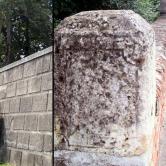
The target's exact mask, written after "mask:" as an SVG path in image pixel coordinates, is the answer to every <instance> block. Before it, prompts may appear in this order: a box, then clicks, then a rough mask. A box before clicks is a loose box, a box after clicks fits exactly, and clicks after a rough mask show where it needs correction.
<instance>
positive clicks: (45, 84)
mask: <svg viewBox="0 0 166 166" xmlns="http://www.w3.org/2000/svg"><path fill="white" fill-rule="evenodd" d="M51 89H52V73H47V74H44V75H43V76H42V90H51Z"/></svg>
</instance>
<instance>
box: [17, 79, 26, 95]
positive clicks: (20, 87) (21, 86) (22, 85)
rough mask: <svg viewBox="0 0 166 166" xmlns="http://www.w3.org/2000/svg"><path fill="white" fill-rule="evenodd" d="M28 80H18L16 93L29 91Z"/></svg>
mask: <svg viewBox="0 0 166 166" xmlns="http://www.w3.org/2000/svg"><path fill="white" fill-rule="evenodd" d="M27 86H28V82H27V80H21V81H18V82H17V90H16V95H24V94H26V93H27V89H28V87H27Z"/></svg>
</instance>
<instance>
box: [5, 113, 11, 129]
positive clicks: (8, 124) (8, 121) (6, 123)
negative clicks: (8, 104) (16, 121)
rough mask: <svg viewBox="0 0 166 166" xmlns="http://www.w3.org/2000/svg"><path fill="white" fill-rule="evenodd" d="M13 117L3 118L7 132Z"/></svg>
mask: <svg viewBox="0 0 166 166" xmlns="http://www.w3.org/2000/svg"><path fill="white" fill-rule="evenodd" d="M12 120H13V116H4V123H5V129H7V130H9V129H10V128H11V123H12Z"/></svg>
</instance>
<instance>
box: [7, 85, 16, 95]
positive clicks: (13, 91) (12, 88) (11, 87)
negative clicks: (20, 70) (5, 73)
mask: <svg viewBox="0 0 166 166" xmlns="http://www.w3.org/2000/svg"><path fill="white" fill-rule="evenodd" d="M15 95H16V83H15V82H14V83H9V84H7V89H6V97H13V96H15Z"/></svg>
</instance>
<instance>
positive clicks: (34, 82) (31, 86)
mask: <svg viewBox="0 0 166 166" xmlns="http://www.w3.org/2000/svg"><path fill="white" fill-rule="evenodd" d="M40 89H41V77H40V76H38V77H34V78H31V79H29V80H28V93H34V92H39V91H40Z"/></svg>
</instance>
